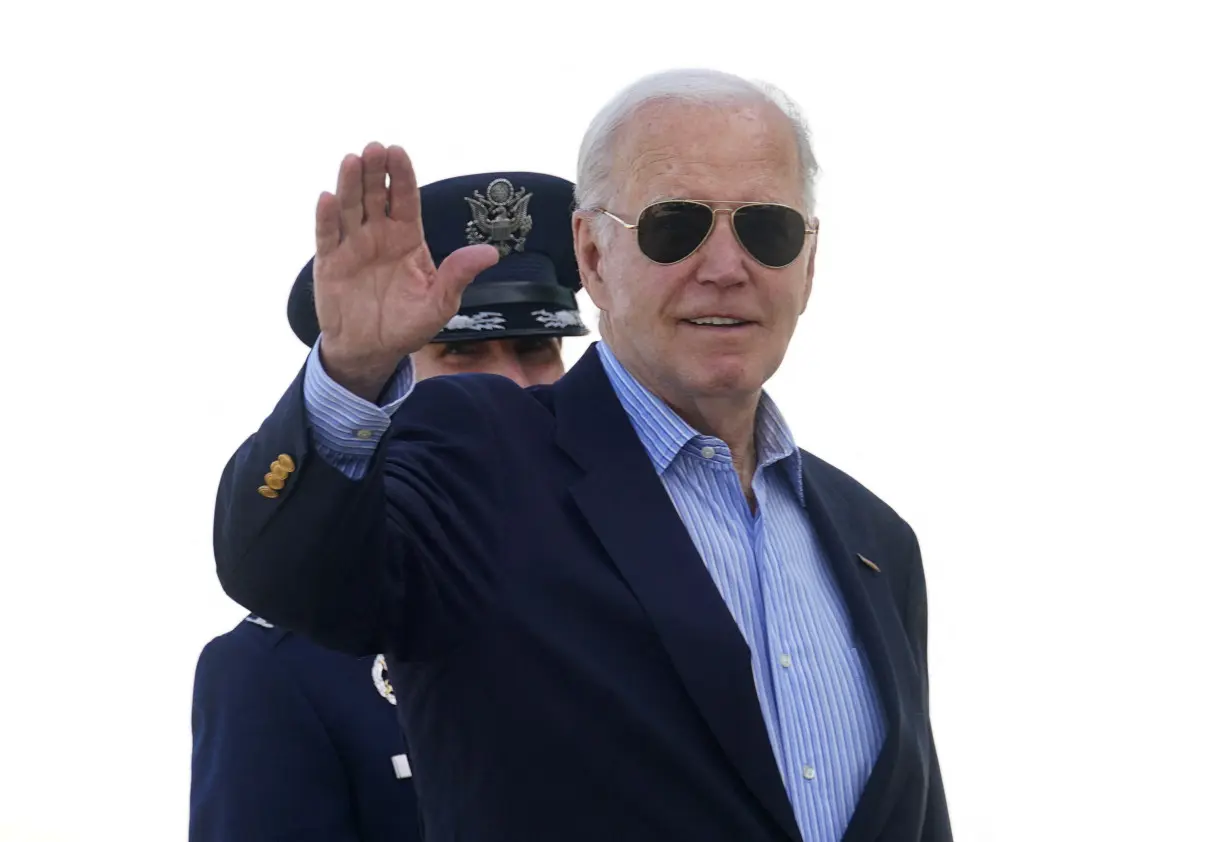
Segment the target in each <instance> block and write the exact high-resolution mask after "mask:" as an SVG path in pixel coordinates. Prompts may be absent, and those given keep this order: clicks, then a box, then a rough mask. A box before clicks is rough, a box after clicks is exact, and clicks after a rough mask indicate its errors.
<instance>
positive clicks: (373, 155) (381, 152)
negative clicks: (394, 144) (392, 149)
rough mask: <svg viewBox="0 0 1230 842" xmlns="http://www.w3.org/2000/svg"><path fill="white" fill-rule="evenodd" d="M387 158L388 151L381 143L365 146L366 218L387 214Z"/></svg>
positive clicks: (364, 203) (364, 210) (378, 217)
mask: <svg viewBox="0 0 1230 842" xmlns="http://www.w3.org/2000/svg"><path fill="white" fill-rule="evenodd" d="M387 160H388V153H387V152H386V151H385V149H384V147H383V146H381V145H380V144H379V143H369V144H367V146H365V147H364V148H363V217H364V219H367V220H376V219H383V218H384V217H385V215H386V209H387V207H388V204H389V191H388V188H386V187H385V176H386V174H387V173H388V167H387V163H386V162H387Z"/></svg>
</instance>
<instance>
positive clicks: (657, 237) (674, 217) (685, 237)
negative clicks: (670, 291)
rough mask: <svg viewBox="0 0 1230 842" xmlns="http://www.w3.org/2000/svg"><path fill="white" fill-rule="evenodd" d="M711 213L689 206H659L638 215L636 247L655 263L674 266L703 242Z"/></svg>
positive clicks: (670, 203) (675, 203)
mask: <svg viewBox="0 0 1230 842" xmlns="http://www.w3.org/2000/svg"><path fill="white" fill-rule="evenodd" d="M712 225H713V211H711V210H710V209H709V208H707V207H705V206H704V205H697V204H693V203H691V202H659V203H658V204H656V205H650V206H649V207H647V208H645V210H644V212H642V213H641V218H640V219H639V220H638V222H637V231H636V235H637V243H638V244H639V245H640V247H641V251H642V252H644V254H645V256H646V257H648V258H649V259H650V260H652V261H654V262H655V263H677V262H679V261H680V260H683V259H684V258H685V257H687V256H688V255H689V254H691V253H692V252H694V251H696V247H697V246H699V245H700V244H701V243H703V242H704V241H705V237H706V236H707V235H708V234H709V228H710V227H711V226H712Z"/></svg>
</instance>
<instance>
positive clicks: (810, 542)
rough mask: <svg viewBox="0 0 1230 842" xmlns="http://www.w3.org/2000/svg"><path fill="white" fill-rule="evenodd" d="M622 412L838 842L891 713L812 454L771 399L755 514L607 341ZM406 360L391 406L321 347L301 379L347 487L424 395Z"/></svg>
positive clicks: (827, 834)
mask: <svg viewBox="0 0 1230 842" xmlns="http://www.w3.org/2000/svg"><path fill="white" fill-rule="evenodd" d="M598 352H599V355H600V356H601V358H602V364H603V367H604V368H605V370H606V373H607V376H608V378H609V379H610V381H611V383H612V385H613V386H614V388H615V392H616V394H617V395H618V396H619V400H620V402H621V403H622V405H623V407H624V410H625V411H626V412H627V413H628V417H629V419H630V420H631V422H632V425H633V427H634V428H635V429H636V433H637V435H638V436H639V438H640V440H641V442H642V444H643V445H644V447H645V451H646V453H647V454H648V455H649V458H650V460H651V461H652V463H653V465H654V468H655V469H656V470H657V473H658V476H659V477H660V478H661V480H662V483H663V485H664V487H665V488H666V491H667V493H668V494H669V495H670V498H671V500H673V501H674V503H675V508H676V510H677V511H678V513H679V516H680V518H681V519H682V521H683V523H684V524H685V525H686V527H687V529H688V532H689V534H690V535H691V536H692V541H693V542H694V543H695V545H696V549H697V551H698V553H699V554H700V557H701V559H702V560H703V561H704V563H705V566H706V567H707V568H708V570H709V574H710V575H711V576H712V577H713V581H714V584H715V585H716V586H717V588H718V591H719V592H720V593H721V595H722V598H723V599H724V600H725V602H726V605H727V607H728V608H729V609H730V613H731V615H732V616H733V617H734V620H735V622H736V623H737V624H738V626H739V629H740V630H741V631H742V632H743V637H744V639H745V640H746V641H747V644H748V647H749V649H750V650H751V653H752V664H751V666H752V675H753V678H754V680H755V684H756V692H757V695H758V697H759V700H760V708H761V711H762V713H763V715H764V721H765V725H766V728H767V730H768V734H769V741H770V744H771V747H772V750H773V753H774V755H775V757H776V758H777V763H778V768H779V769H780V770H781V774H782V780H783V782H784V783H785V787H786V791H787V793H788V794H789V796H790V802H791V804H792V805H793V807H794V814H795V817H796V819H797V821H798V824H799V828H800V830H801V831H802V833H803V839H804V840H805V842H838V840H840V839H841V836H842V834H843V833H844V832H845V828H846V825H847V824H848V823H849V821H850V817H851V816H852V815H853V814H854V808H855V806H856V804H857V803H858V799H859V797H860V795H861V794H862V791H863V787H864V786H865V785H866V783H867V779H868V778H869V777H870V775H871V769H872V766H873V765H874V764H875V761H876V758H877V757H878V756H879V752H880V748H881V746H882V744H883V741H884V732H885V723H884V713H883V709H882V706H881V703H880V699H879V696H878V694H877V693H876V688H875V685H874V682H873V680H872V677H871V672H870V669H869V667H868V664H867V661H866V658H865V656H864V655H863V654H862V652H861V651H860V650H859V648H858V644H857V640H856V639H855V635H854V629H853V627H852V626H851V623H850V618H849V615H848V613H847V611H846V606H845V601H844V600H843V598H842V596H841V591H840V590H839V588H838V587H837V583H836V582H835V580H834V578H833V575H832V573H831V571H830V570H829V566H828V562H827V560H826V559H825V557H824V553H823V551H822V549H821V547H820V544H819V542H818V541H817V539H816V536H815V534H814V532H813V531H812V528H811V524H810V522H809V520H808V518H807V513H806V510H805V501H804V497H803V461H802V454H801V453H800V451H799V449H798V447H797V446H796V445H795V443H794V439H793V437H792V436H791V434H790V430H789V428H788V427H787V426H786V423H785V421H784V419H783V418H782V416H781V413H780V412H779V411H778V409H777V407H776V406H775V405H774V404H773V402H772V401H771V400H770V399H769V397H768V396H767V395H765V396H764V397H763V398H762V400H761V405H760V410H759V412H758V414H757V422H756V453H757V465H756V471H755V474H754V477H753V480H752V490H753V492H754V494H755V496H756V501H757V506H756V511H755V513H753V512H752V510H751V507H750V506H749V505H748V503H747V500H746V499H745V497H744V495H743V490H742V487H741V485H740V482H739V475H738V473H737V471H736V470H735V466H734V463H733V460H732V458H731V453H730V449H729V448H728V447H727V446H726V444H725V443H724V442H723V441H722V440H720V439H717V438H713V437H710V436H704V435H701V434H700V433H698V432H697V431H696V430H695V429H693V428H692V427H691V426H689V425H688V424H687V423H686V422H684V421H683V419H681V418H680V417H679V416H678V415H677V414H675V413H674V412H673V411H672V410H671V409H670V408H669V407H667V406H666V405H665V404H664V403H663V402H662V401H661V400H660V399H658V398H657V397H656V396H654V395H653V394H652V393H650V392H649V391H648V390H647V389H645V388H644V386H642V385H641V384H640V383H639V382H637V381H636V380H635V379H634V378H633V377H631V375H629V374H628V372H627V371H626V370H625V369H624V368H623V366H622V365H620V363H619V361H618V360H616V359H615V356H614V354H612V353H611V351H610V349H609V348H608V347H607V346H606V345H605V344H604V343H602V342H599V343H598ZM413 384H414V369H413V366H412V364H411V363H410V362H409V361H408V360H407V361H406V362H405V363H404V364H403V365H402V366H401V367H399V369H398V370H397V372H396V374H395V375H394V377H393V381H392V382H391V383H390V385H389V387H388V388H387V389H386V393H385V395H386V396H387V395H392V396H395V397H394V398H393V399H392V400H388V401H386V400H385V396H382V398H381V404H382V405H381V406H377V405H375V404H372V403H369V402H367V401H364V400H362V399H361V398H358V397H356V396H354V395H352V394H350V393H349V392H347V391H345V390H344V389H342V388H341V387H340V386H339V385H338V384H336V383H335V382H333V381H332V380H331V379H330V378H329V377H328V375H327V374H325V372H324V369H323V367H322V366H321V364H320V358H319V344H318V345H317V347H316V348H313V350H312V353H311V356H310V357H309V360H308V367H307V371H306V375H305V378H304V401H305V404H306V409H307V415H308V423H309V424H310V426H311V427H312V429H313V433H314V435H315V441H316V446H317V449H318V450H319V451H320V452H321V455H322V456H324V457H325V458H326V459H328V460H329V462H330V463H331V464H333V465H335V466H336V467H337V468H338V469H339V470H341V471H343V472H344V473H345V474H346V475H347V476H349V477H351V478H353V479H357V478H359V477H361V476H362V475H363V473H364V472H365V471H366V468H367V465H368V463H369V462H370V459H371V455H372V454H373V453H374V451H375V449H376V447H377V445H378V443H379V440H380V437H381V435H383V433H384V432H385V431H386V430H387V429H388V427H389V424H390V423H391V416H392V414H393V412H395V411H396V409H397V407H398V406H400V405H401V402H402V401H404V400H405V399H406V397H407V396H408V395H409V394H410V392H411V390H412V389H413Z"/></svg>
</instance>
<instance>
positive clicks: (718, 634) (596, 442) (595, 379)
mask: <svg viewBox="0 0 1230 842" xmlns="http://www.w3.org/2000/svg"><path fill="white" fill-rule="evenodd" d="M554 401H555V410H556V418H557V422H558V434H557V435H558V441H559V444H560V446H561V447H562V448H563V449H564V450H565V451H566V452H567V453H568V454H569V455H570V456H572V458H573V459H574V460H576V461H577V463H578V464H580V465H581V466H582V468H584V469H585V471H586V473H585V475H584V476H583V477H582V478H581V479H580V480H579V481H578V482H577V483H576V484H575V485H574V486H573V489H572V493H573V498H574V499H575V500H576V503H577V506H578V507H579V508H580V510H581V513H582V514H583V515H584V516H585V518H586V520H587V521H588V522H589V524H590V526H591V527H592V528H593V530H594V532H595V533H596V534H597V536H598V539H599V540H600V541H601V542H602V545H603V547H604V548H605V549H606V551H607V553H608V554H609V555H610V557H611V559H612V560H613V561H614V563H615V565H616V567H617V568H618V569H619V572H620V574H621V575H622V576H623V578H624V580H625V581H626V582H627V584H628V587H629V588H631V590H632V591H633V593H634V594H635V595H636V598H637V600H638V601H639V602H640V604H641V605H642V607H643V608H644V609H645V612H646V614H647V615H648V616H649V618H650V620H651V622H652V623H653V625H654V627H655V629H656V631H657V633H658V636H659V638H660V639H661V641H662V644H663V646H664V647H665V649H666V651H667V654H668V655H669V657H670V659H671V661H672V663H673V664H674V667H675V669H676V671H677V672H678V674H679V677H680V678H681V679H682V681H683V684H684V686H685V687H686V688H687V691H688V694H689V695H690V696H691V698H692V701H693V702H694V703H695V704H696V706H697V708H698V709H699V710H700V713H701V715H702V716H703V717H704V719H705V721H706V722H707V723H708V725H709V728H710V730H712V731H713V734H714V735H715V736H716V738H717V740H718V743H719V744H720V745H721V746H722V749H723V750H724V751H725V753H726V755H727V756H728V757H729V758H730V760H731V762H732V763H733V764H734V766H735V768H736V769H737V770H738V771H739V773H740V775H742V777H743V780H744V781H745V782H746V784H747V786H748V787H749V789H750V790H751V791H752V792H753V793H754V794H755V795H756V796H757V798H758V799H759V800H760V801H761V803H762V804H763V805H764V807H765V808H766V809H767V810H768V812H769V813H770V814H771V815H772V816H773V817H774V818H775V819H776V820H777V821H778V823H779V824H780V825H781V826H782V827H783V829H785V830H786V831H787V832H788V833H789V834H790V837H791V838H792V839H794V840H796V842H798V840H801V836H800V833H799V830H798V827H797V824H796V822H795V819H794V812H793V808H792V807H791V805H790V800H789V798H788V796H787V795H786V789H785V786H784V785H783V783H782V779H781V772H780V771H779V769H778V767H777V762H776V760H775V758H774V756H773V750H772V748H771V746H770V744H769V737H768V732H767V730H766V729H765V724H764V717H763V714H762V712H761V709H760V702H759V700H758V698H757V696H756V689H755V683H754V679H753V677H752V667H751V653H750V651H749V649H748V647H747V644H746V642H745V641H744V639H743V635H742V633H741V632H740V631H739V628H738V625H737V624H736V623H735V621H734V618H733V617H732V616H731V614H730V611H729V609H728V608H727V606H726V603H725V602H724V601H723V600H722V597H721V594H720V593H719V592H718V589H717V587H716V585H715V584H714V583H713V579H712V578H711V577H710V575H709V572H708V570H707V569H706V568H705V565H704V562H703V561H701V559H700V556H699V555H698V553H697V552H696V548H695V546H694V545H693V543H692V538H691V536H690V535H689V534H688V531H687V527H686V526H684V524H683V522H682V521H681V520H680V518H679V516H678V514H677V513H676V511H675V507H674V504H673V503H672V502H671V499H670V496H669V495H668V494H667V492H666V489H665V488H664V487H663V486H662V482H661V480H660V479H659V477H658V475H657V473H656V472H655V471H654V468H653V465H652V463H651V462H650V460H649V457H648V455H646V453H645V451H644V447H643V446H642V444H641V442H640V439H639V438H637V436H636V431H635V430H634V429H633V427H632V424H631V422H630V421H629V420H628V417H627V414H626V413H625V412H624V409H623V406H622V404H620V402H619V398H618V397H617V396H616V395H615V392H614V389H613V388H612V387H611V385H610V381H609V380H608V379H607V377H606V372H605V371H604V370H603V368H602V362H601V360H600V359H599V357H598V355H597V351H596V349H594V348H592V347H591V348H590V350H589V351H588V352H587V353H586V355H585V357H584V358H582V360H581V361H580V362H578V363H577V365H576V366H575V367H574V368H573V370H572V371H571V372H569V374H568V375H567V376H565V377H564V379H563V380H561V381H560V382H559V384H557V386H556V387H555V389H554Z"/></svg>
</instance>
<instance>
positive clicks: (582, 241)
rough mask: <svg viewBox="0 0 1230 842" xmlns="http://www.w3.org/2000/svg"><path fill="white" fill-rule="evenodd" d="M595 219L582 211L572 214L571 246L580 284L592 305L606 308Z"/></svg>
mask: <svg viewBox="0 0 1230 842" xmlns="http://www.w3.org/2000/svg"><path fill="white" fill-rule="evenodd" d="M594 226H595V221H594V220H593V219H592V218H591V217H590V216H589V215H587V214H586V213H585V212H584V211H576V212H575V213H573V215H572V247H573V249H574V250H575V251H576V255H577V268H578V269H579V270H580V272H581V286H582V287H583V288H584V289H585V292H586V293H587V294H588V295H589V298H590V300H591V301H593V302H594V306H595V307H597V308H598V309H599V310H606V309H607V307H606V284H604V283H603V281H602V252H601V251H600V250H599V248H598V237H597V232H596V231H595V230H594Z"/></svg>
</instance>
